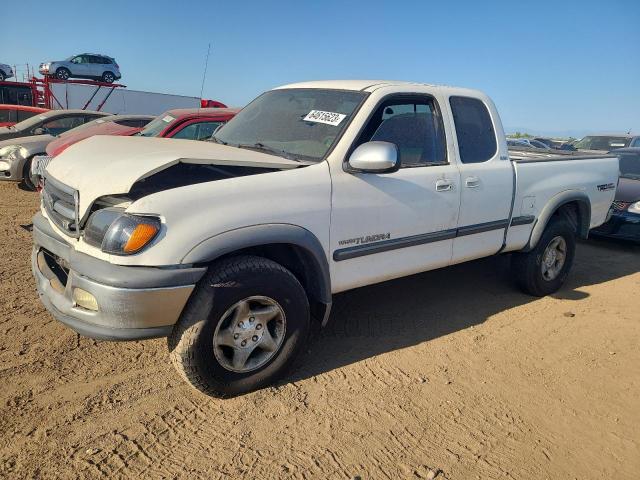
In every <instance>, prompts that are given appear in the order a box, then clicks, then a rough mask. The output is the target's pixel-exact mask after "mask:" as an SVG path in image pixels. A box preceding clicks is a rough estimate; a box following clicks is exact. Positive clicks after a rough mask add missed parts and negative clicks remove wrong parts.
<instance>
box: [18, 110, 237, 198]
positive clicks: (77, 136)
mask: <svg viewBox="0 0 640 480" xmlns="http://www.w3.org/2000/svg"><path fill="white" fill-rule="evenodd" d="M239 111H240V109H239V108H179V109H175V110H168V111H166V112H165V113H163V114H162V115H159V116H158V117H156V118H155V119H154V120H153V121H151V122H150V123H148V124H147V126H146V127H144V128H142V129H141V128H139V127H138V128H130V129H126V128H124V127H123V125H122V120H124V119H126V118H129V117H141V115H131V116H124V115H122V116H120V115H113V116H111V117H104V118H100V119H98V120H94V121H92V122H90V123H88V124H86V125H84V126H81V127H77V128H74V129H73V130H69V131H68V132H66V133H65V134H64V135H62V136H61V137H60V138H57V139H56V140H54V141H52V142H51V143H49V145H47V149H46V151H47V155H46V156H36V157H34V159H33V161H32V162H31V177H30V180H31V182H32V183H33V184H34V185H36V186H37V187H36V189H37V190H40V187H41V185H40V180H41V176H42V173H43V172H44V170H45V169H46V168H47V165H48V164H49V162H50V161H51V160H52V159H53V158H54V157H55V156H56V155H59V154H60V153H62V152H63V151H64V150H65V149H67V148H68V147H70V146H71V145H73V144H74V143H77V142H79V141H80V140H83V139H85V138H88V137H91V136H93V135H121V136H125V135H129V136H131V135H140V136H143V137H165V138H181V139H187V140H207V139H208V138H210V137H211V135H213V132H214V131H215V130H216V128H218V127H219V126H220V125H222V124H224V123H226V122H228V121H229V120H231V119H232V118H233V117H234V116H235V115H236V113H238V112H239ZM147 121H148V120H147ZM98 122H102V123H98ZM108 124H111V125H108Z"/></svg>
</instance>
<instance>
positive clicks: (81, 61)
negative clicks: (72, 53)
mask: <svg viewBox="0 0 640 480" xmlns="http://www.w3.org/2000/svg"><path fill="white" fill-rule="evenodd" d="M69 70H71V74H72V75H73V76H74V77H86V76H88V75H89V58H88V56H86V55H78V56H77V57H75V58H74V59H73V60H71V63H70V68H69Z"/></svg>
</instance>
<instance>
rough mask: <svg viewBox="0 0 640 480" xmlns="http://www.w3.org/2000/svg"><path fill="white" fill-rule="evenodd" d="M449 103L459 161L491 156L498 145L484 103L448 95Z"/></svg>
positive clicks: (475, 99) (477, 161) (471, 161)
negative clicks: (456, 138) (456, 139)
mask: <svg viewBox="0 0 640 480" xmlns="http://www.w3.org/2000/svg"><path fill="white" fill-rule="evenodd" d="M449 104H450V105H451V111H452V113H453V122H454V125H455V128H456V135H457V137H458V151H459V152H460V161H461V162H462V163H480V162H486V161H487V160H489V159H491V158H493V156H494V155H495V154H496V151H497V149H498V145H497V142H496V133H495V130H494V128H493V122H492V121H491V116H490V115H489V110H487V107H486V105H485V104H484V103H483V102H482V101H480V100H479V99H477V98H471V97H450V98H449Z"/></svg>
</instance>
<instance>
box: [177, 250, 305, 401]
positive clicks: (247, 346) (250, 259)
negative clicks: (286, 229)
mask: <svg viewBox="0 0 640 480" xmlns="http://www.w3.org/2000/svg"><path fill="white" fill-rule="evenodd" d="M272 314H273V316H271V315H272ZM309 327H310V316H309V302H308V299H307V296H306V293H305V291H304V288H303V287H302V285H301V284H300V282H298V280H297V279H296V277H295V276H294V275H293V274H292V273H291V272H290V271H289V270H287V269H285V268H284V267H283V266H282V265H280V264H278V263H276V262H273V261H271V260H268V259H265V258H262V257H255V256H240V257H232V258H228V259H225V260H222V261H220V262H218V263H216V264H214V265H213V266H212V267H211V268H210V269H209V272H208V273H207V274H206V275H205V277H204V278H203V279H202V280H201V281H200V283H199V284H198V286H197V287H196V290H195V291H194V293H193V294H192V296H191V298H190V299H189V302H188V304H187V306H186V307H185V309H184V311H183V313H182V315H181V317H180V320H179V321H178V323H177V324H176V325H175V327H174V329H173V332H172V333H171V335H170V336H169V339H168V346H169V350H170V352H171V360H172V363H173V365H174V367H175V368H176V370H177V371H178V373H179V374H180V375H181V376H182V377H183V378H184V379H185V380H186V381H187V382H189V383H190V384H191V385H192V386H193V387H194V388H195V389H197V390H199V391H201V392H203V393H205V394H207V395H211V396H215V397H230V396H235V395H240V394H243V393H247V392H250V391H252V390H256V389H258V388H262V387H264V386H266V385H269V384H272V383H273V382H275V381H276V380H278V379H279V378H281V377H282V376H283V375H284V374H285V373H286V372H287V370H288V369H289V368H290V367H291V365H292V364H293V362H294V360H295V358H296V357H297V355H298V354H299V353H300V351H301V350H302V348H303V347H304V345H305V344H306V342H307V339H308V336H309ZM242 342H244V343H242ZM248 350H250V352H249V353H247V351H248Z"/></svg>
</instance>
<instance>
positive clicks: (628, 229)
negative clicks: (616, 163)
mask: <svg viewBox="0 0 640 480" xmlns="http://www.w3.org/2000/svg"><path fill="white" fill-rule="evenodd" d="M610 153H614V154H615V155H618V156H619V157H620V179H619V181H618V190H617V191H616V197H615V200H614V202H613V205H612V207H613V208H612V210H613V211H612V215H611V218H610V219H609V221H608V222H607V223H605V224H604V225H601V226H600V227H598V228H595V229H593V230H592V231H591V233H592V234H593V235H597V236H603V237H612V238H618V239H621V240H631V241H634V242H637V243H640V148H620V149H616V150H614V151H611V152H610Z"/></svg>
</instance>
